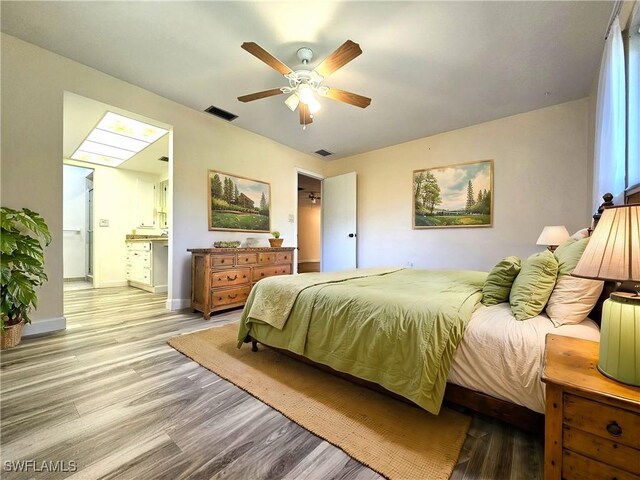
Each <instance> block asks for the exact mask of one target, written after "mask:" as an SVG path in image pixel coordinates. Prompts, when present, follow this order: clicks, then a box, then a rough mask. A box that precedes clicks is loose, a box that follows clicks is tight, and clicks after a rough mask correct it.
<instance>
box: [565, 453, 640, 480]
mask: <svg viewBox="0 0 640 480" xmlns="http://www.w3.org/2000/svg"><path fill="white" fill-rule="evenodd" d="M562 478H563V480H573V479H576V480H640V477H638V476H637V475H634V474H633V473H629V472H625V471H624V470H620V469H619V468H615V467H612V466H610V465H607V464H606V463H602V462H598V461H596V460H592V459H590V458H587V457H585V456H582V455H580V454H577V453H573V452H570V451H568V450H563V452H562Z"/></svg>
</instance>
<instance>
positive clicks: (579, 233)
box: [569, 228, 589, 240]
mask: <svg viewBox="0 0 640 480" xmlns="http://www.w3.org/2000/svg"><path fill="white" fill-rule="evenodd" d="M588 236H589V229H588V228H583V229H582V230H578V231H577V232H576V233H574V234H573V235H571V237H569V238H573V239H574V240H582V239H583V238H587V237H588Z"/></svg>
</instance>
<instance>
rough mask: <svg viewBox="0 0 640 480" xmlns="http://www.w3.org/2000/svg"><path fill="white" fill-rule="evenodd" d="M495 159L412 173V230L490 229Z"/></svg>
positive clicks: (491, 223)
mask: <svg viewBox="0 0 640 480" xmlns="http://www.w3.org/2000/svg"><path fill="white" fill-rule="evenodd" d="M492 225H493V160H483V161H480V162H475V163H464V164H459V165H450V166H447V167H436V168H427V169H424V170H415V171H414V172H413V228H414V229H416V228H442V227H491V226H492Z"/></svg>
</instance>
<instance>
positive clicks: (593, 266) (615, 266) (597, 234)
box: [572, 204, 640, 282]
mask: <svg viewBox="0 0 640 480" xmlns="http://www.w3.org/2000/svg"><path fill="white" fill-rule="evenodd" d="M572 275H573V276H575V277H582V278H593V279H598V280H611V281H614V282H626V281H640V204H633V205H620V206H616V207H610V208H606V209H605V210H604V212H602V217H601V218H600V222H599V223H598V226H597V227H596V229H595V230H594V231H593V234H592V235H591V239H590V240H589V244H588V245H587V248H586V249H585V251H584V253H583V254H582V257H581V258H580V261H579V262H578V265H577V266H576V268H575V270H574V271H573V273H572Z"/></svg>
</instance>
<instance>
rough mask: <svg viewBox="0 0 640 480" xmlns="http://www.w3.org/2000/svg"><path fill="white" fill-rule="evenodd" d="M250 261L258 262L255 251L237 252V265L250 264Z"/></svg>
mask: <svg viewBox="0 0 640 480" xmlns="http://www.w3.org/2000/svg"><path fill="white" fill-rule="evenodd" d="M252 263H258V254H257V253H239V254H238V265H250V264H252Z"/></svg>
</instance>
